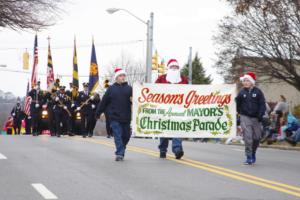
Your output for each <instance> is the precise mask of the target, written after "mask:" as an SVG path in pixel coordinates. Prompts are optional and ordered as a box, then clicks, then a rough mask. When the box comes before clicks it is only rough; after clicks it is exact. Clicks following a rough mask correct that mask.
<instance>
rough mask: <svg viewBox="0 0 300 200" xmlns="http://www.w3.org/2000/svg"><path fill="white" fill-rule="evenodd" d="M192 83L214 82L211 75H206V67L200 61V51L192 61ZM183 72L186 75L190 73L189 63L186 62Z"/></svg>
mask: <svg viewBox="0 0 300 200" xmlns="http://www.w3.org/2000/svg"><path fill="white" fill-rule="evenodd" d="M192 71H193V73H192V84H210V83H211V82H212V79H211V77H210V75H209V76H206V74H205V73H206V72H205V69H204V68H203V66H202V63H201V61H200V58H199V57H198V53H196V56H195V57H194V59H193V61H192ZM181 72H182V74H183V75H184V76H187V77H188V75H189V64H188V63H187V64H185V65H184V67H183V69H182V70H181Z"/></svg>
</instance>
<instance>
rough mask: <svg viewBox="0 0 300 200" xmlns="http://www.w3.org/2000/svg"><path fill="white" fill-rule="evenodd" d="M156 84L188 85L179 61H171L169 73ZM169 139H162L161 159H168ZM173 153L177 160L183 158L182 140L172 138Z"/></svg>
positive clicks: (162, 76) (160, 146)
mask: <svg viewBox="0 0 300 200" xmlns="http://www.w3.org/2000/svg"><path fill="white" fill-rule="evenodd" d="M155 83H164V84H188V79H187V77H185V76H182V75H181V73H180V67H179V64H178V62H177V60H176V59H170V60H169V62H168V64H167V73H166V74H164V75H161V76H159V77H158V78H157V80H156V81H155ZM169 139H171V138H160V144H159V146H158V148H159V150H160V158H166V156H167V151H168V145H169ZM172 152H173V153H174V154H175V157H176V159H180V158H181V157H182V156H183V154H184V152H183V148H182V139H180V138H172Z"/></svg>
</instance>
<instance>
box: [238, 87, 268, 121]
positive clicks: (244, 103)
mask: <svg viewBox="0 0 300 200" xmlns="http://www.w3.org/2000/svg"><path fill="white" fill-rule="evenodd" d="M236 103H237V112H238V113H239V114H241V115H246V116H248V117H254V118H258V119H259V120H261V119H262V117H263V116H264V114H265V112H266V101H265V97H264V94H263V92H262V91H261V90H260V89H258V88H257V87H253V88H251V89H248V88H243V89H241V91H240V92H239V94H238V96H237V97H236Z"/></svg>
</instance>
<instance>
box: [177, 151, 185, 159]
mask: <svg viewBox="0 0 300 200" xmlns="http://www.w3.org/2000/svg"><path fill="white" fill-rule="evenodd" d="M183 155H184V152H183V151H178V152H176V153H175V158H176V159H177V160H179V159H180V158H182V156H183Z"/></svg>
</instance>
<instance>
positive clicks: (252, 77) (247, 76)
mask: <svg viewBox="0 0 300 200" xmlns="http://www.w3.org/2000/svg"><path fill="white" fill-rule="evenodd" d="M245 79H247V80H249V81H250V82H251V83H252V84H253V85H254V84H255V82H256V75H255V73H254V72H248V73H246V74H244V75H243V76H241V77H240V81H244V80H245Z"/></svg>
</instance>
